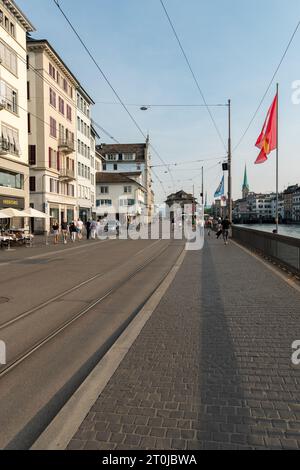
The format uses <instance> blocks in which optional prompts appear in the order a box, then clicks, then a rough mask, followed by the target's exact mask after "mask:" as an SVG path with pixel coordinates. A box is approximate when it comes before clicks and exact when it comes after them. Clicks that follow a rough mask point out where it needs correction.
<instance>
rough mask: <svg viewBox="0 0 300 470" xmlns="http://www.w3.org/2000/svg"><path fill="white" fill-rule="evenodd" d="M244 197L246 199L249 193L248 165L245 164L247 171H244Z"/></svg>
mask: <svg viewBox="0 0 300 470" xmlns="http://www.w3.org/2000/svg"><path fill="white" fill-rule="evenodd" d="M242 191H243V199H246V198H247V197H248V195H249V191H250V188H249V183H248V175H247V166H245V173H244V183H243V189H242Z"/></svg>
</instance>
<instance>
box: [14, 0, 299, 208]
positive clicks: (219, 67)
mask: <svg viewBox="0 0 300 470" xmlns="http://www.w3.org/2000/svg"><path fill="white" fill-rule="evenodd" d="M164 2H165V6H166V8H167V10H168V13H169V15H170V17H171V19H172V21H173V23H174V26H175V28H176V31H177V33H178V35H179V37H180V39H181V41H182V45H183V47H184V49H185V51H186V54H187V56H188V58H189V60H190V63H191V65H192V68H193V70H194V73H195V75H196V77H197V80H198V82H199V85H200V87H201V89H202V91H203V94H204V96H205V99H206V102H207V103H209V104H225V103H227V100H228V99H231V101H232V140H233V148H234V149H235V147H236V144H237V143H238V141H239V139H240V137H241V136H242V134H243V133H244V131H245V130H246V128H247V126H248V124H249V122H250V119H251V117H252V116H253V114H254V112H255V110H256V108H257V106H258V104H259V102H260V100H261V98H262V96H263V94H264V93H265V91H266V89H267V86H268V84H269V82H270V79H271V77H272V75H273V73H274V71H275V69H276V67H277V65H278V63H279V61H280V59H281V57H282V55H283V52H284V50H285V48H286V46H287V44H288V41H289V39H290V37H291V35H292V33H293V31H294V29H295V27H296V25H297V23H298V21H299V19H300V2H299V0H288V2H285V1H283V0H251V2H249V1H248V0H226V2H225V1H224V0H185V1H182V0H164ZM17 3H18V5H19V6H20V8H21V9H22V10H23V11H24V13H25V14H26V15H27V16H28V18H29V19H30V20H31V22H32V23H33V24H34V26H35V28H36V30H37V31H36V32H35V33H34V34H33V36H34V37H36V38H43V39H48V40H49V42H50V43H51V44H52V46H53V47H54V48H55V49H56V51H57V52H58V53H59V55H60V56H61V57H62V58H63V60H64V61H65V62H66V63H67V65H68V66H69V67H70V68H71V70H72V71H73V73H74V74H75V75H76V76H77V77H78V79H79V80H80V82H81V83H82V85H83V86H84V88H85V89H86V90H87V91H88V93H89V94H90V95H91V96H92V97H93V99H94V101H95V102H96V105H95V106H94V110H93V118H94V119H95V121H96V122H97V123H99V124H100V125H101V126H103V127H104V128H105V129H106V130H107V131H108V132H109V133H110V135H112V136H113V137H114V138H115V139H117V140H118V141H120V142H124V143H130V142H143V137H142V135H141V133H140V132H139V130H138V129H137V128H136V127H135V126H134V124H133V122H132V121H131V120H130V118H129V116H128V115H127V113H126V112H125V110H124V109H123V108H122V107H121V106H120V105H119V104H116V103H117V99H116V97H115V95H114V94H113V92H112V90H111V89H110V88H109V86H108V85H107V83H106V82H105V81H104V79H103V77H101V75H100V73H99V71H98V70H97V68H96V66H95V64H93V62H92V61H91V59H90V58H89V56H88V54H87V53H86V51H85V50H84V49H83V47H82V45H81V44H80V43H79V41H78V39H77V38H76V36H75V35H74V33H73V32H72V31H71V29H70V27H69V26H68V24H67V23H66V21H65V19H64V18H63V16H62V15H61V13H60V11H59V9H58V8H57V6H56V5H55V3H54V1H53V0H17ZM59 3H60V5H61V7H62V9H63V10H64V11H65V13H66V14H67V16H68V17H69V18H70V20H71V21H72V23H73V24H74V26H75V27H76V29H77V30H78V31H79V33H80V35H81V36H82V38H83V40H84V41H85V42H86V44H87V45H88V47H89V48H90V50H91V52H92V54H93V55H94V57H95V59H96V60H97V62H98V64H99V65H100V67H101V68H102V70H103V71H104V73H105V74H106V76H107V78H108V79H109V81H110V82H111V84H112V85H113V87H114V88H115V90H116V91H117V92H118V94H119V95H120V97H121V98H122V100H123V101H124V102H125V103H126V104H128V105H130V106H128V109H129V110H130V112H131V113H132V115H133V116H134V118H135V119H136V121H137V122H138V124H139V126H140V127H141V129H142V130H143V132H144V133H145V134H147V132H149V135H150V140H151V143H152V144H153V145H154V147H155V149H156V150H157V151H158V153H159V155H160V156H161V157H162V159H163V160H164V161H165V162H166V163H168V164H174V163H178V164H179V165H177V166H174V165H172V166H170V170H171V173H172V176H171V175H170V173H169V172H167V169H166V167H163V166H159V165H161V161H160V160H159V158H158V157H157V155H156V154H155V153H154V152H152V164H153V166H155V167H156V168H155V173H156V174H157V176H158V179H159V180H160V181H162V182H163V187H164V190H165V191H166V193H167V194H170V193H171V192H173V191H175V190H180V189H184V190H185V191H188V192H192V191H193V187H194V190H195V194H196V196H198V197H199V195H200V192H201V167H202V165H204V184H205V192H206V191H207V193H208V201H209V202H210V203H211V202H212V201H213V195H214V192H215V190H216V188H217V186H218V184H219V182H220V180H221V177H222V167H221V164H220V162H222V161H224V159H225V158H226V150H225V148H224V146H223V144H222V142H221V140H220V139H219V136H218V134H217V132H216V130H215V128H214V126H213V124H212V121H211V119H210V117H209V114H208V112H207V110H206V108H205V107H203V106H202V107H194V106H182V107H175V106H172V107H162V106H153V107H150V108H149V109H148V110H147V111H141V110H140V106H131V105H151V104H156V105H163V104H172V105H174V104H176V105H177V104H183V105H197V104H200V105H203V101H202V98H201V96H200V94H199V91H198V89H197V87H196V85H195V82H194V81H193V78H192V76H191V73H190V71H189V69H188V68H187V65H186V62H185V61H184V58H183V55H182V53H181V51H180V48H179V45H178V43H177V42H176V40H175V37H174V34H173V32H172V30H171V28H170V25H169V23H168V21H167V18H166V16H165V13H164V11H163V9H162V6H161V4H160V1H159V0H86V1H85V2H82V1H79V0H60V2H59ZM297 80H300V28H299V31H298V33H297V35H296V36H295V38H294V41H293V43H292V45H291V47H290V49H289V51H288V54H287V56H286V58H285V60H284V62H283V64H282V66H281V68H280V70H279V72H278V75H277V77H276V80H275V82H274V84H273V85H272V87H271V89H270V91H269V93H268V94H267V96H266V99H265V101H264V103H263V105H262V107H261V109H260V111H259V113H258V114H257V117H256V119H255V120H254V122H253V124H252V126H251V128H250V129H249V131H248V133H247V134H246V136H245V138H244V140H243V141H242V143H241V144H240V146H239V147H238V148H236V149H235V150H234V152H233V163H232V164H233V196H234V198H235V199H237V198H239V197H241V189H242V182H243V173H244V169H245V165H247V169H248V179H249V184H250V189H251V190H253V191H256V192H271V191H274V190H275V153H273V154H271V156H270V158H269V161H268V162H267V163H265V164H264V165H254V161H255V160H256V157H257V155H258V153H259V151H258V150H257V149H256V148H255V142H256V139H257V137H258V135H259V133H260V131H261V128H262V125H263V122H264V119H265V117H266V114H267V111H268V108H269V106H270V105H271V102H272V100H273V97H274V95H275V93H276V81H278V83H279V87H280V88H279V89H280V95H279V96H280V108H279V110H280V111H279V112H280V127H279V143H280V148H279V152H280V153H279V158H280V178H279V180H280V190H283V189H284V188H285V187H287V186H288V185H289V184H295V183H299V184H300V164H299V162H300V132H299V131H300V104H298V105H297V104H295V103H293V101H292V93H293V90H292V84H293V83H294V82H295V81H297ZM108 103H109V104H108ZM110 103H113V104H110ZM211 111H212V113H213V116H214V119H215V121H216V123H217V126H218V129H219V130H220V133H221V135H222V139H223V141H224V142H225V144H226V145H227V138H228V137H227V135H228V119H227V108H226V107H216V108H211ZM100 135H101V141H102V142H105V143H109V142H110V139H109V137H107V136H106V135H105V134H103V133H101V132H100ZM197 160H205V162H204V163H201V162H196V163H192V162H194V161H197ZM190 162H191V163H190ZM157 165H158V166H157ZM153 179H154V182H155V184H154V190H155V193H156V202H157V203H160V202H162V201H163V200H165V193H164V191H163V189H162V186H161V184H160V183H159V181H158V179H157V178H156V177H153Z"/></svg>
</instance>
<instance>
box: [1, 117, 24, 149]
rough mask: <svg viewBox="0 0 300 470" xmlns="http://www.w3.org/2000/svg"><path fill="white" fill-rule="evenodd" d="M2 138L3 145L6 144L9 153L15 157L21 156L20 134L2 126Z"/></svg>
mask: <svg viewBox="0 0 300 470" xmlns="http://www.w3.org/2000/svg"><path fill="white" fill-rule="evenodd" d="M1 136H2V145H3V143H5V147H6V148H7V150H8V152H10V153H11V154H13V155H19V154H20V144H19V132H18V131H17V130H16V129H14V128H13V127H10V126H7V125H6V124H2V129H1Z"/></svg>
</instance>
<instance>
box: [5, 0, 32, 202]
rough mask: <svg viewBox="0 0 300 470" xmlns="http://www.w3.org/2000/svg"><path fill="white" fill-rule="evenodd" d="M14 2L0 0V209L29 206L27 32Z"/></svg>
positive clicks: (28, 28)
mask: <svg viewBox="0 0 300 470" xmlns="http://www.w3.org/2000/svg"><path fill="white" fill-rule="evenodd" d="M31 31H34V27H33V25H32V24H31V23H30V21H29V20H28V19H27V18H26V17H25V15H24V14H23V13H22V11H21V10H20V9H19V8H18V6H17V5H16V3H15V2H14V1H11V0H0V126H1V139H0V210H1V209H5V208H8V207H13V208H15V209H20V210H22V209H24V208H28V207H29V166H28V132H27V99H26V96H27V88H26V87H27V70H26V33H28V32H31Z"/></svg>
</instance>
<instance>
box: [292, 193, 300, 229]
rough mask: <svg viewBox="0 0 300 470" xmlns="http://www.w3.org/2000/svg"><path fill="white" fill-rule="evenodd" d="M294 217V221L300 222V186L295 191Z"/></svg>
mask: <svg viewBox="0 0 300 470" xmlns="http://www.w3.org/2000/svg"><path fill="white" fill-rule="evenodd" d="M292 219H293V222H297V223H299V222H300V187H299V188H297V189H296V190H295V192H294V193H293V210H292Z"/></svg>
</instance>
